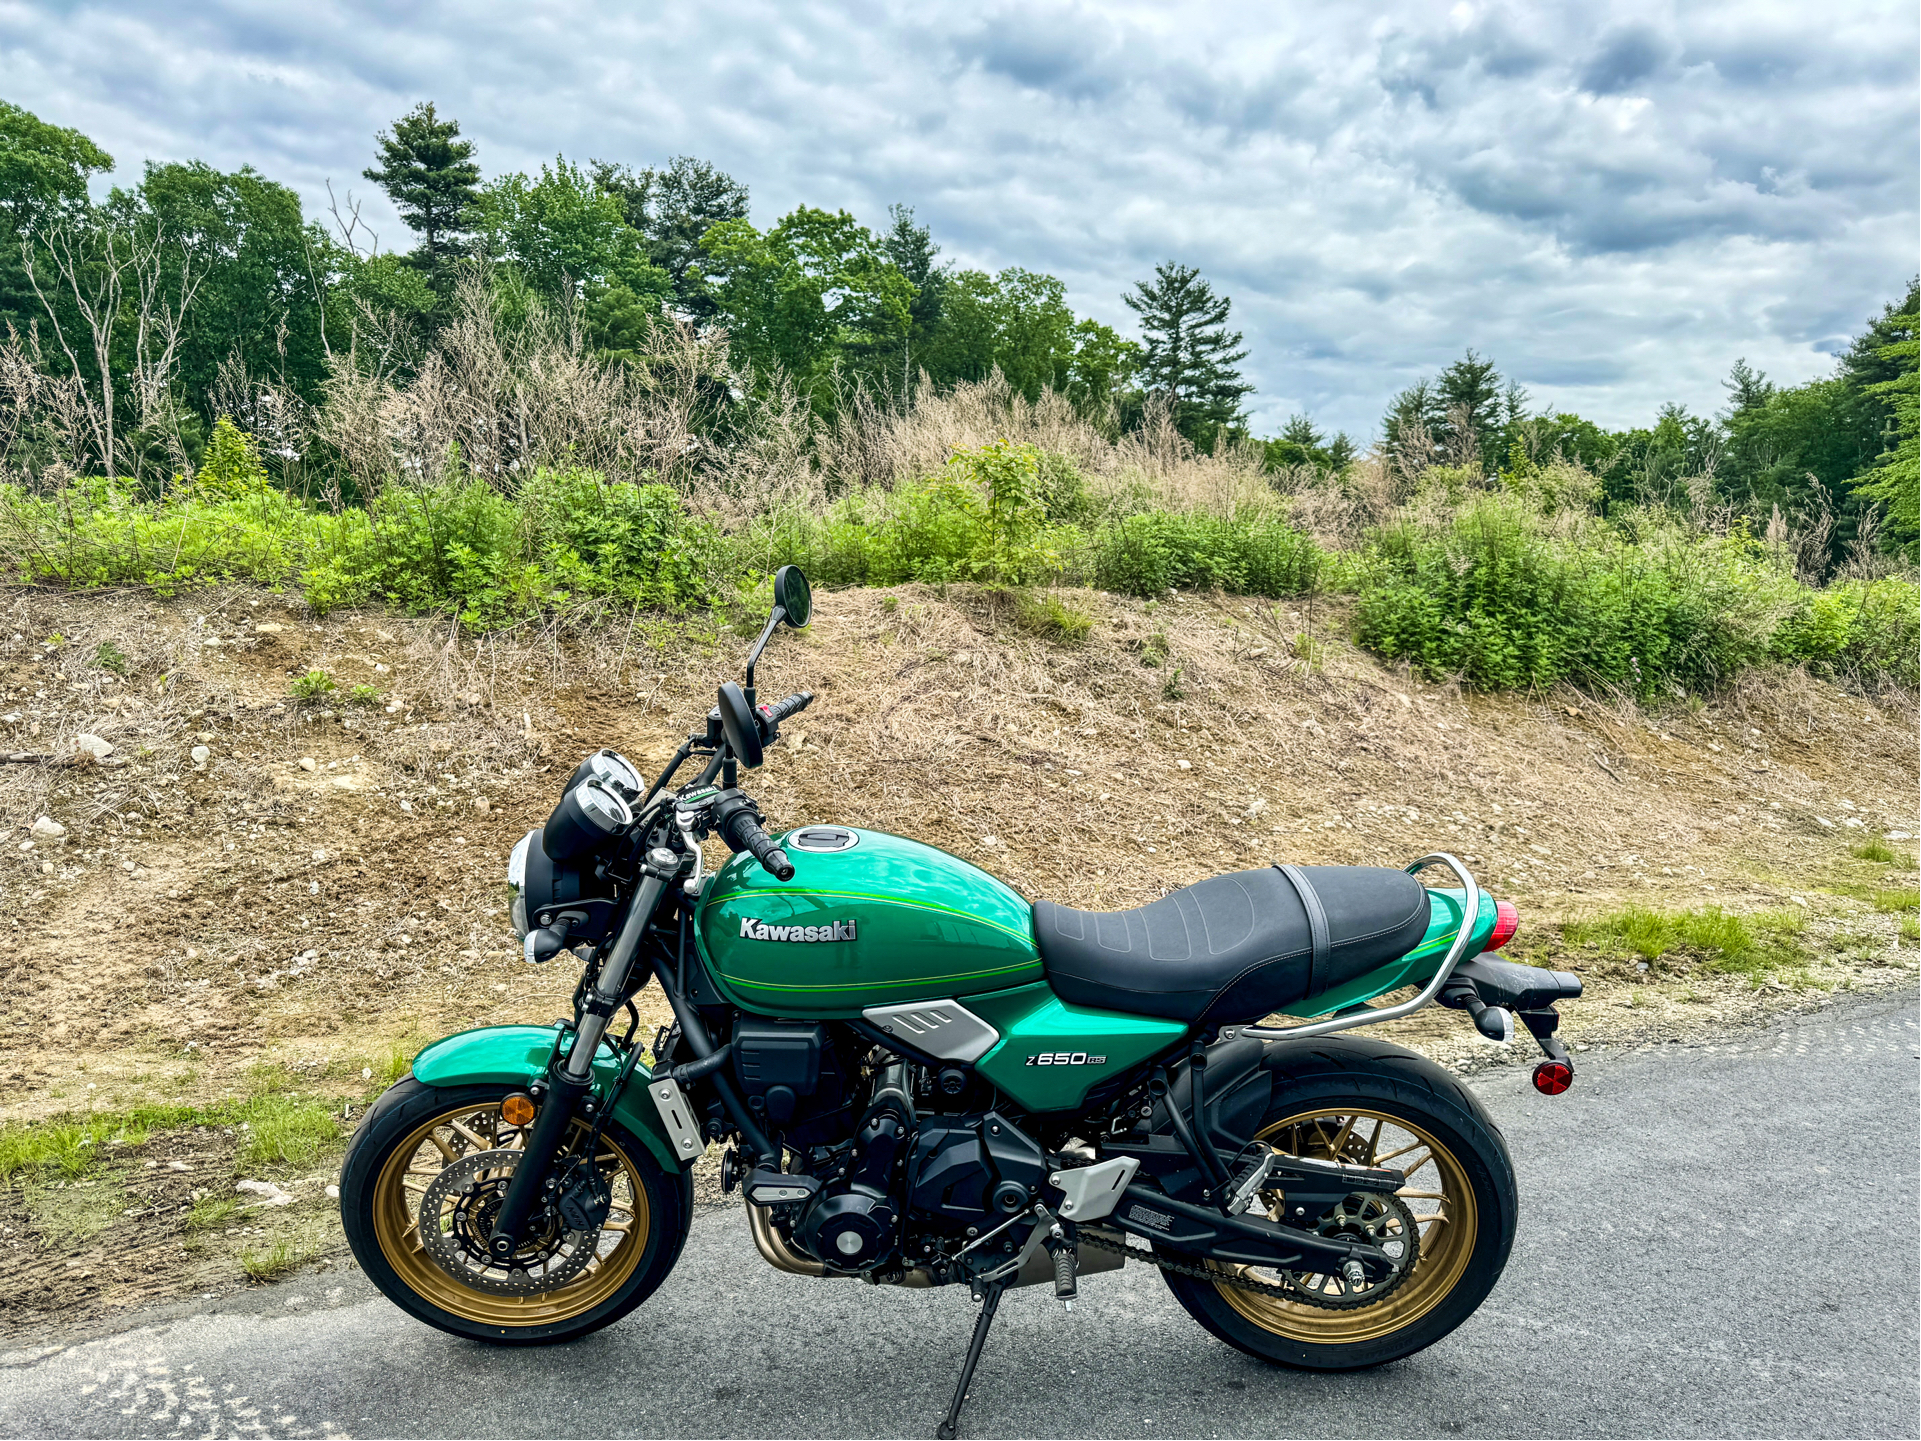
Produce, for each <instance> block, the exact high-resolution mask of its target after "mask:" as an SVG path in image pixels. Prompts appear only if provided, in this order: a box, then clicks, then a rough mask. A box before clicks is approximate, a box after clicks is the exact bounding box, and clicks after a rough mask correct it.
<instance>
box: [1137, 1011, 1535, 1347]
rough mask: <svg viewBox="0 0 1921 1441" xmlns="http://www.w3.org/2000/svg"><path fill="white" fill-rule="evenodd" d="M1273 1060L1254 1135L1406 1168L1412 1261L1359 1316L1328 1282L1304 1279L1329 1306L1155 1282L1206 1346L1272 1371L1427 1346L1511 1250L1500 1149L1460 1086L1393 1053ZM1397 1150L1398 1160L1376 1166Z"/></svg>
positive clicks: (1429, 1066) (1178, 1281)
mask: <svg viewBox="0 0 1921 1441" xmlns="http://www.w3.org/2000/svg"><path fill="white" fill-rule="evenodd" d="M1273 1051H1274V1053H1275V1055H1274V1057H1273V1059H1271V1060H1270V1061H1269V1062H1268V1063H1267V1065H1268V1069H1269V1070H1270V1071H1271V1073H1272V1074H1273V1077H1274V1095H1273V1100H1272V1101H1271V1102H1270V1104H1269V1106H1268V1110H1267V1113H1266V1115H1265V1117H1264V1118H1263V1119H1262V1122H1261V1125H1260V1127H1259V1130H1258V1133H1259V1134H1260V1135H1261V1136H1263V1137H1266V1138H1267V1139H1268V1140H1269V1141H1270V1142H1271V1143H1272V1144H1274V1145H1275V1146H1276V1148H1277V1149H1281V1150H1287V1151H1292V1152H1294V1153H1296V1154H1301V1155H1320V1156H1323V1157H1328V1156H1332V1155H1335V1154H1338V1155H1340V1156H1342V1157H1343V1158H1345V1159H1347V1160H1350V1161H1357V1162H1366V1161H1368V1160H1369V1154H1368V1153H1369V1150H1370V1149H1372V1150H1373V1151H1374V1152H1375V1153H1376V1154H1375V1157H1374V1163H1375V1164H1383V1165H1389V1166H1396V1167H1398V1168H1401V1169H1406V1168H1407V1167H1408V1166H1409V1165H1413V1166H1414V1169H1413V1170H1410V1171H1409V1172H1408V1184H1407V1185H1406V1186H1405V1187H1404V1188H1403V1192H1402V1195H1403V1197H1404V1198H1405V1200H1404V1202H1403V1204H1404V1205H1406V1206H1407V1207H1408V1209H1409V1210H1411V1211H1412V1212H1414V1213H1415V1216H1416V1221H1417V1226H1416V1229H1417V1231H1418V1234H1419V1236H1420V1249H1419V1251H1418V1253H1417V1259H1416V1261H1415V1262H1414V1264H1413V1267H1412V1269H1411V1270H1410V1271H1409V1272H1408V1274H1407V1275H1406V1277H1405V1279H1403V1280H1402V1281H1401V1282H1400V1283H1399V1284H1398V1286H1396V1287H1394V1288H1393V1289H1391V1290H1388V1291H1386V1292H1385V1293H1384V1296H1383V1299H1382V1300H1380V1301H1378V1302H1375V1303H1373V1304H1356V1303H1357V1302H1358V1301H1359V1300H1360V1297H1358V1296H1357V1297H1349V1296H1348V1295H1347V1294H1346V1289H1345V1287H1344V1285H1343V1284H1342V1283H1341V1282H1340V1280H1339V1278H1329V1277H1314V1278H1306V1289H1307V1290H1308V1291H1310V1292H1311V1293H1312V1294H1314V1295H1316V1296H1317V1297H1320V1298H1323V1299H1331V1300H1333V1301H1334V1302H1335V1303H1336V1304H1335V1305H1334V1306H1316V1305H1313V1304H1309V1303H1307V1302H1304V1301H1303V1302H1296V1301H1293V1300H1289V1299H1285V1298H1282V1297H1276V1296H1269V1295H1267V1294H1264V1293H1260V1292H1254V1291H1249V1290H1246V1289H1244V1288H1241V1287H1235V1286H1227V1285H1217V1284H1214V1283H1212V1282H1208V1281H1203V1280H1200V1279H1198V1278H1195V1277H1190V1276H1182V1275H1177V1274H1176V1273H1174V1272H1172V1271H1163V1272H1162V1273H1161V1275H1162V1277H1163V1278H1164V1279H1165V1280H1166V1282H1167V1284H1168V1287H1169V1289H1171V1290H1172V1291H1173V1293H1174V1296H1175V1299H1176V1300H1178V1301H1179V1302H1180V1303H1181V1305H1182V1306H1183V1307H1184V1308H1185V1309H1186V1311H1187V1313H1188V1314H1189V1315H1190V1316H1192V1317H1193V1318H1194V1319H1195V1320H1196V1321H1198V1322H1200V1323H1201V1325H1202V1326H1204V1327H1206V1328H1207V1330H1208V1331H1210V1332H1212V1333H1213V1335H1215V1336H1216V1337H1218V1338H1219V1339H1220V1340H1222V1341H1225V1342H1226V1343H1227V1344H1228V1345H1230V1346H1233V1347H1235V1348H1237V1349H1239V1350H1242V1351H1245V1352H1247V1353H1248V1354H1249V1355H1250V1356H1258V1357H1260V1358H1261V1359H1262V1360H1264V1361H1269V1362H1273V1363H1274V1364H1276V1365H1281V1366H1289V1367H1294V1368H1297V1369H1300V1370H1307V1371H1353V1370H1360V1369H1363V1368H1365V1367H1369V1366H1379V1365H1383V1364H1384V1363H1386V1362H1389V1361H1398V1360H1399V1359H1401V1358H1402V1357H1403V1356H1409V1355H1412V1354H1413V1353H1414V1352H1416V1351H1420V1350H1422V1349H1424V1348H1426V1347H1428V1346H1432V1345H1433V1344H1434V1343H1435V1342H1436V1341H1438V1340H1440V1339H1441V1338H1442V1337H1443V1336H1445V1335H1447V1334H1448V1333H1449V1332H1450V1331H1452V1330H1453V1329H1454V1328H1455V1327H1457V1326H1459V1325H1460V1324H1461V1323H1462V1322H1463V1321H1465V1320H1467V1318H1468V1317H1469V1316H1471V1315H1473V1314H1474V1311H1475V1309H1476V1308H1477V1307H1479V1306H1480V1304H1481V1302H1482V1301H1483V1300H1485V1299H1486V1298H1487V1294H1488V1292H1489V1291H1491V1290H1493V1289H1494V1283H1495V1282H1496V1281H1498V1280H1499V1279H1500V1276H1501V1271H1502V1268H1503V1267H1504V1266H1505V1265H1506V1264H1507V1257H1508V1252H1509V1251H1510V1250H1511V1249H1512V1247H1513V1245H1514V1231H1515V1224H1516V1220H1517V1217H1518V1212H1519V1206H1518V1200H1517V1196H1516V1190H1515V1182H1514V1168H1513V1164H1512V1162H1511V1161H1510V1160H1509V1158H1508V1152H1507V1144H1506V1142H1505V1141H1503V1140H1502V1138H1501V1133H1500V1131H1499V1130H1498V1129H1497V1128H1496V1127H1495V1125H1494V1121H1493V1119H1492V1117H1490V1116H1489V1115H1488V1114H1487V1111H1486V1110H1485V1108H1483V1107H1482V1105H1481V1103H1480V1102H1479V1101H1478V1100H1476V1099H1475V1097H1474V1096H1473V1094H1472V1093H1471V1092H1469V1091H1468V1090H1467V1089H1466V1087H1464V1086H1463V1085H1462V1084H1461V1083H1460V1081H1459V1080H1457V1079H1456V1078H1455V1077H1453V1076H1450V1075H1449V1074H1448V1073H1447V1072H1445V1071H1443V1070H1442V1069H1441V1068H1440V1067H1439V1066H1437V1065H1435V1064H1434V1063H1433V1062H1432V1061H1429V1060H1427V1059H1426V1058H1425V1057H1422V1056H1417V1055H1415V1054H1414V1053H1413V1052H1411V1051H1407V1050H1403V1049H1402V1048H1401V1047H1399V1046H1394V1045H1390V1044H1388V1043H1386V1042H1384V1041H1375V1040H1367V1039H1356V1038H1349V1037H1342V1036H1334V1037H1328V1038H1326V1039H1324V1040H1321V1041H1316V1042H1303V1043H1295V1044H1289V1043H1285V1042H1277V1043H1274V1044H1273ZM1410 1140H1411V1145H1410ZM1404 1145H1405V1146H1409V1149H1408V1150H1406V1151H1404V1152H1403V1153H1402V1154H1401V1155H1400V1156H1399V1157H1394V1156H1390V1155H1388V1154H1387V1153H1388V1152H1389V1151H1390V1150H1391V1149H1394V1148H1397V1147H1400V1146H1404ZM1423 1150H1425V1151H1426V1152H1427V1153H1428V1154H1427V1155H1425V1156H1424V1155H1423V1154H1422V1152H1423ZM1276 1200H1277V1204H1278V1196H1277V1197H1276ZM1169 1259H1170V1260H1171V1259H1179V1260H1181V1261H1182V1262H1183V1263H1185V1264H1189V1265H1192V1264H1195V1263H1196V1262H1195V1258H1193V1257H1189V1256H1182V1257H1178V1258H1176V1257H1172V1256H1170V1257H1169ZM1207 1264H1209V1265H1210V1266H1212V1265H1213V1263H1207ZM1219 1269H1233V1268H1225V1267H1222V1268H1219ZM1248 1274H1250V1275H1251V1276H1252V1277H1254V1278H1255V1279H1257V1280H1262V1281H1267V1282H1270V1283H1280V1282H1282V1281H1283V1278H1282V1277H1281V1275H1280V1274H1279V1273H1271V1272H1267V1271H1251V1272H1249V1273H1248Z"/></svg>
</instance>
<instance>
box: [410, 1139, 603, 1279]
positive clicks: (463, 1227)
mask: <svg viewBox="0 0 1921 1441" xmlns="http://www.w3.org/2000/svg"><path fill="white" fill-rule="evenodd" d="M521 1159H522V1153H521V1152H519V1151H472V1152H469V1153H468V1154H467V1155H465V1156H462V1157H461V1158H460V1159H459V1160H457V1161H453V1162H451V1163H450V1164H449V1165H448V1166H447V1168H446V1169H445V1170H443V1171H442V1172H441V1173H440V1174H439V1175H438V1176H436V1177H435V1178H434V1182H433V1184H432V1185H430V1186H429V1187H428V1188H427V1194H426V1195H424V1196H422V1197H421V1199H420V1213H419V1234H420V1241H421V1245H422V1246H423V1247H424V1248H425V1249H426V1252H427V1254H428V1256H430V1257H431V1258H432V1259H433V1262H434V1264H435V1265H436V1266H438V1267H440V1269H441V1270H443V1271H445V1272H446V1273H447V1274H448V1275H449V1276H452V1277H453V1278H454V1279H455V1280H456V1281H458V1282H460V1284H461V1285H463V1286H469V1287H472V1288H473V1289H474V1290H476V1291H487V1292H490V1293H492V1294H493V1295H496V1296H530V1295H535V1294H538V1293H540V1292H543V1291H554V1290H558V1289H559V1288H560V1287H562V1286H565V1285H567V1284H568V1283H569V1282H570V1281H572V1280H574V1279H575V1278H576V1277H578V1276H579V1275H580V1273H581V1272H582V1271H584V1270H586V1269H587V1263H588V1262H590V1261H592V1260H593V1259H594V1255H595V1245H594V1243H595V1241H596V1240H597V1239H598V1238H599V1236H600V1228H599V1227H598V1226H595V1227H594V1228H593V1229H592V1230H573V1229H569V1228H568V1226H567V1225H566V1223H565V1222H564V1221H563V1220H562V1219H561V1217H560V1215H559V1214H558V1212H557V1211H556V1210H554V1209H553V1208H551V1207H550V1208H547V1209H546V1210H545V1211H544V1212H536V1213H535V1214H534V1215H532V1216H529V1217H528V1226H529V1234H528V1235H527V1236H526V1237H525V1239H524V1240H523V1241H522V1242H521V1246H520V1249H519V1250H518V1251H516V1252H515V1253H514V1258H513V1260H512V1261H510V1262H507V1263H505V1264H503V1263H501V1262H498V1261H495V1260H494V1259H493V1257H492V1256H491V1255H490V1254H489V1252H488V1249H487V1243H488V1242H489V1240H491V1239H492V1237H493V1223H494V1217H495V1216H497V1215H498V1214H499V1213H500V1206H501V1202H503V1201H504V1200H506V1198H507V1187H508V1185H509V1183H510V1182H512V1180H513V1178H514V1167H515V1166H517V1165H518V1164H519V1163H520V1161H521Z"/></svg>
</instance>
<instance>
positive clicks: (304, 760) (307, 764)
mask: <svg viewBox="0 0 1921 1441" xmlns="http://www.w3.org/2000/svg"><path fill="white" fill-rule="evenodd" d="M318 768H319V763H318V762H317V761H315V760H314V758H313V757H312V756H302V757H301V758H300V769H302V770H303V771H311V770H317V769H318Z"/></svg>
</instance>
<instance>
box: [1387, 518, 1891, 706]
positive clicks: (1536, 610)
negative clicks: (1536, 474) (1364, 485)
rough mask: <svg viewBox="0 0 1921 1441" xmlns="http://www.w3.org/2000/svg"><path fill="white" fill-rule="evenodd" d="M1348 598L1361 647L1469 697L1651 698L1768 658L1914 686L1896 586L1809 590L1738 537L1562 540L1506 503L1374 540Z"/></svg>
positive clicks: (1568, 534) (1698, 686)
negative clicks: (1603, 692) (1592, 687)
mask: <svg viewBox="0 0 1921 1441" xmlns="http://www.w3.org/2000/svg"><path fill="white" fill-rule="evenodd" d="M1357 589H1358V590H1359V591H1360V606H1359V611H1358V638H1359V639H1360V641H1361V643H1362V644H1363V645H1366V646H1368V647H1369V648H1371V649H1373V650H1375V651H1378V652H1379V653H1381V654H1382V655H1385V656H1387V657H1389V658H1390V659H1401V658H1406V659H1408V660H1411V661H1413V662H1414V663H1415V664H1416V665H1417V666H1419V667H1420V668H1421V669H1422V670H1423V671H1425V672H1427V673H1428V674H1429V675H1430V676H1443V675H1459V676H1461V677H1463V678H1464V679H1465V680H1466V681H1467V682H1468V683H1469V684H1470V685H1472V686H1474V687H1475V688H1476V689H1480V690H1503V689H1511V688H1518V687H1544V686H1548V685H1552V684H1554V683H1555V682H1557V681H1562V680H1570V681H1573V682H1576V683H1577V684H1579V683H1588V684H1592V683H1595V682H1604V683H1607V684H1610V685H1615V686H1620V687H1622V688H1624V689H1626V690H1629V691H1631V692H1633V693H1634V694H1636V695H1638V696H1641V697H1643V698H1647V699H1652V698H1654V697H1656V696H1659V695H1663V694H1671V693H1677V692H1682V691H1703V690H1709V689H1712V688H1713V687H1715V686H1717V685H1719V684H1722V683H1724V682H1725V681H1727V680H1728V679H1730V678H1731V677H1733V676H1734V675H1735V674H1737V673H1738V672H1740V671H1741V670H1743V669H1746V668H1747V667H1750V666H1753V665H1756V664H1760V663H1763V662H1765V661H1768V660H1770V659H1773V660H1784V661H1789V662H1794V661H1808V662H1810V663H1811V664H1813V665H1814V666H1815V667H1816V668H1817V669H1826V670H1835V669H1840V668H1847V669H1851V670H1854V671H1856V672H1859V673H1874V674H1882V675H1887V676H1890V677H1892V678H1894V679H1897V680H1902V681H1904V682H1906V683H1908V684H1912V683H1913V677H1914V672H1915V651H1916V635H1917V631H1916V626H1917V623H1918V620H1921V610H1918V609H1917V593H1916V589H1915V587H1914V586H1913V585H1912V584H1911V583H1909V582H1906V581H1892V580H1889V581H1877V582H1874V583H1873V584H1871V585H1870V584H1858V583H1857V584H1854V585H1850V586H1840V587H1836V588H1834V589H1833V590H1828V591H1814V590H1810V589H1809V588H1808V587H1806V586H1803V585H1801V584H1799V583H1798V582H1796V581H1795V580H1794V579H1793V578H1792V577H1790V576H1787V575H1785V574H1783V573H1782V572H1781V571H1780V570H1778V569H1776V568H1775V567H1774V566H1772V565H1771V564H1769V562H1768V561H1767V559H1766V557H1765V556H1764V555H1763V554H1762V553H1761V552H1760V550H1759V548H1758V547H1756V546H1754V545H1752V544H1751V543H1749V542H1747V541H1745V540H1744V539H1742V538H1741V537H1739V536H1735V537H1729V538H1725V539H1690V538H1686V537H1682V536H1678V535H1675V534H1672V533H1665V532H1660V531H1654V532H1652V533H1650V534H1649V535H1648V536H1647V537H1646V538H1644V539H1640V540H1629V539H1627V538H1625V537H1624V536H1623V534H1622V533H1621V532H1620V531H1619V530H1617V529H1615V528H1613V527H1610V526H1608V525H1606V524H1604V523H1602V522H1600V521H1598V520H1592V519H1590V520H1589V521H1587V522H1585V523H1583V524H1581V525H1579V526H1578V527H1575V528H1573V529H1572V530H1569V529H1567V528H1565V527H1557V525H1556V523H1555V522H1554V521H1553V520H1551V519H1550V518H1549V517H1546V516H1544V515H1543V514H1542V513H1541V512H1540V511H1538V510H1537V509H1535V508H1534V507H1533V506H1532V505H1531V504H1529V503H1528V502H1527V501H1526V500H1525V499H1524V498H1521V497H1516V496H1486V497H1483V498H1480V499H1476V500H1473V501H1471V502H1469V503H1468V504H1466V505H1464V506H1463V507H1461V509H1459V510H1458V511H1456V512H1455V513H1454V514H1453V516H1452V518H1451V519H1450V520H1449V521H1448V522H1446V523H1445V524H1443V525H1438V526H1436V525H1423V524H1420V523H1418V522H1414V521H1407V522H1403V523H1401V524H1399V525H1396V526H1392V527H1389V528H1387V529H1385V530H1384V531H1382V532H1381V533H1380V535H1379V536H1378V537H1377V538H1376V540H1375V542H1374V545H1373V547H1372V549H1371V552H1370V555H1369V557H1368V561H1367V563H1366V564H1365V565H1364V566H1363V568H1362V570H1361V572H1360V575H1359V577H1358V580H1357Z"/></svg>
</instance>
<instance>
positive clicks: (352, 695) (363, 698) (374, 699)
mask: <svg viewBox="0 0 1921 1441" xmlns="http://www.w3.org/2000/svg"><path fill="white" fill-rule="evenodd" d="M342 699H343V700H345V701H346V702H347V704H348V705H360V706H376V705H379V704H380V692H379V691H377V690H375V689H374V688H373V687H372V686H370V685H368V684H367V683H366V682H365V681H362V682H361V683H360V684H358V685H356V686H354V687H353V688H351V689H350V690H349V691H348V692H347V694H346V695H345V696H343V697H342Z"/></svg>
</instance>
